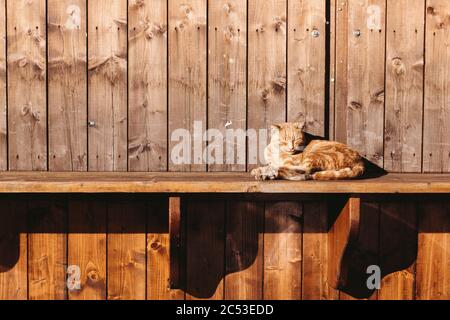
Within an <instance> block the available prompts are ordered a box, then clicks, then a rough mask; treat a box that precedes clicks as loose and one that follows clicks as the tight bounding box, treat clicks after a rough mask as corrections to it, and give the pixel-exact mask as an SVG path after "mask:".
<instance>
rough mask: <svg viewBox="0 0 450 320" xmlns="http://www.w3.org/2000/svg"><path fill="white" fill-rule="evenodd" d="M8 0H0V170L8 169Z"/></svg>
mask: <svg viewBox="0 0 450 320" xmlns="http://www.w3.org/2000/svg"><path fill="white" fill-rule="evenodd" d="M5 1H6V0H1V1H0V21H1V23H0V170H1V171H5V170H7V169H8V139H7V130H8V128H7V126H6V108H7V106H6V104H7V101H6V2H5Z"/></svg>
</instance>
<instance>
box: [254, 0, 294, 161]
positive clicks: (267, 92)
mask: <svg viewBox="0 0 450 320" xmlns="http://www.w3.org/2000/svg"><path fill="white" fill-rule="evenodd" d="M248 1H249V2H248V4H249V6H248V28H249V30H248V38H249V39H248V89H247V90H248V106H247V114H248V128H249V129H253V130H259V129H266V130H268V136H270V126H271V125H272V124H274V123H279V122H285V120H286V81H287V79H286V42H287V41H286V18H287V14H286V10H287V2H286V0H248ZM258 139H259V145H260V147H259V148H258V149H264V147H265V146H266V145H267V141H268V138H267V139H266V138H265V137H264V136H260V137H259V138H258ZM250 146H251V147H252V149H253V148H254V147H256V142H255V141H251V142H250V143H249V147H250ZM252 149H250V150H249V151H248V159H247V160H248V163H249V165H250V166H249V169H251V168H253V167H254V165H255V164H258V163H263V162H265V159H263V158H261V155H259V157H258V154H257V153H256V152H254V151H253V150H252Z"/></svg>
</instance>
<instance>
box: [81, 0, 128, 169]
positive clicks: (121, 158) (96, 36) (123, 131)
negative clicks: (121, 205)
mask: <svg viewBox="0 0 450 320" xmlns="http://www.w3.org/2000/svg"><path fill="white" fill-rule="evenodd" d="M88 26H89V28H88V53H89V57H88V59H89V62H88V68H89V74H88V97H89V99H88V103H89V106H88V108H89V111H88V121H89V133H88V137H89V142H88V143H89V156H88V159H89V170H90V171H126V170H127V1H126V0H112V1H111V0H88Z"/></svg>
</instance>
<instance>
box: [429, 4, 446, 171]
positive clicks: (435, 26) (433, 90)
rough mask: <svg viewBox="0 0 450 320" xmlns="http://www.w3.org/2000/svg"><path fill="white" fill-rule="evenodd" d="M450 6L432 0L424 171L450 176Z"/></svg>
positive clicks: (430, 9)
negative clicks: (448, 174)
mask: <svg viewBox="0 0 450 320" xmlns="http://www.w3.org/2000/svg"><path fill="white" fill-rule="evenodd" d="M449 15H450V2H449V1H445V0H428V2H427V23H426V26H427V28H426V37H425V38H426V45H425V55H426V58H425V61H426V67H425V115H424V117H425V121H424V142H423V148H424V151H423V152H424V154H423V162H424V165H423V169H424V171H425V172H450V116H449V115H450V71H449V68H446V67H444V66H448V65H449V64H450V48H449V46H448V44H449V43H450V20H449V19H448V17H449Z"/></svg>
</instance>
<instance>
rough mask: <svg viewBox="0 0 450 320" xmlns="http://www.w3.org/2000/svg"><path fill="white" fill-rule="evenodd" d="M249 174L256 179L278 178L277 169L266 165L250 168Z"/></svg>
mask: <svg viewBox="0 0 450 320" xmlns="http://www.w3.org/2000/svg"><path fill="white" fill-rule="evenodd" d="M251 175H252V176H254V177H255V179H256V180H258V181H266V180H275V179H277V178H278V170H276V169H275V168H272V167H270V166H268V167H261V168H257V169H254V170H252V172H251Z"/></svg>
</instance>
